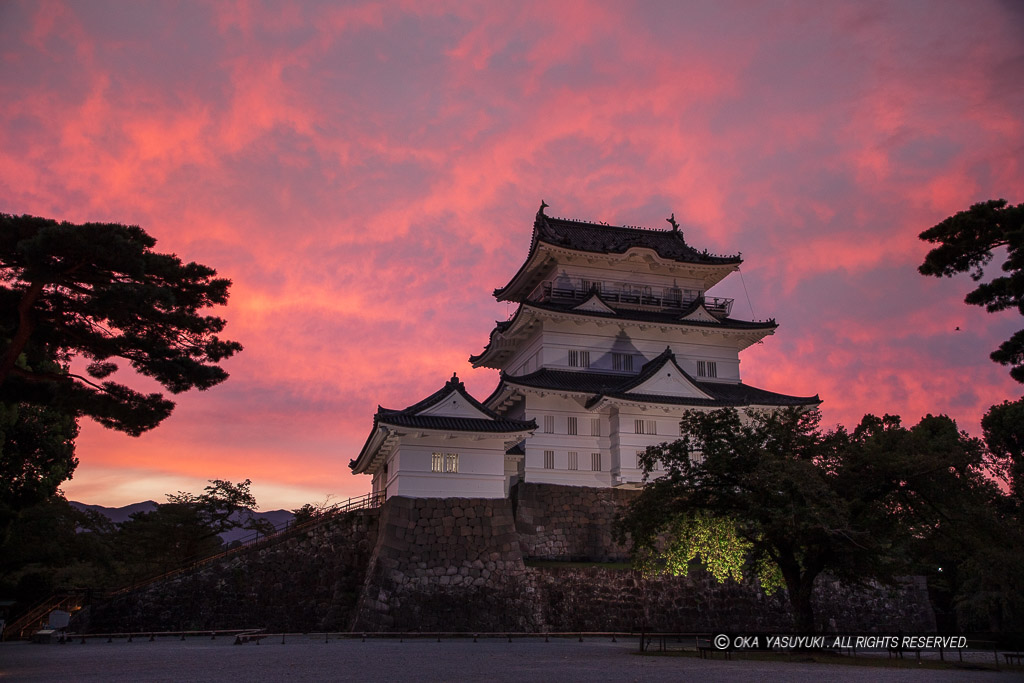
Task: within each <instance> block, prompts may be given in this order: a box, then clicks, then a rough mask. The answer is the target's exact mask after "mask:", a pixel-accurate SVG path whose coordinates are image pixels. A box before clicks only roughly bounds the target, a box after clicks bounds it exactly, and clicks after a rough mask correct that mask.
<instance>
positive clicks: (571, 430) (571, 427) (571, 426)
mask: <svg viewBox="0 0 1024 683" xmlns="http://www.w3.org/2000/svg"><path fill="white" fill-rule="evenodd" d="M576 431H577V428H576V418H575V417H570V418H569V423H568V425H567V426H566V432H565V433H566V434H572V435H575V434H576Z"/></svg>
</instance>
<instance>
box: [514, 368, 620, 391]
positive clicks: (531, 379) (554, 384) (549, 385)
mask: <svg viewBox="0 0 1024 683" xmlns="http://www.w3.org/2000/svg"><path fill="white" fill-rule="evenodd" d="M632 379H633V376H632V375H621V374H611V373H604V372H572V371H570V370H552V369H550V368H541V369H540V370H537V371H535V372H531V373H530V374H528V375H520V376H518V377H513V376H511V375H506V374H504V373H502V375H501V380H502V382H505V383H506V384H518V385H521V386H524V387H534V388H536V389H555V390H557V391H574V392H577V393H581V394H600V393H605V392H608V391H614V390H615V389H616V388H617V387H619V386H621V385H622V384H623V383H624V382H626V381H628V380H632Z"/></svg>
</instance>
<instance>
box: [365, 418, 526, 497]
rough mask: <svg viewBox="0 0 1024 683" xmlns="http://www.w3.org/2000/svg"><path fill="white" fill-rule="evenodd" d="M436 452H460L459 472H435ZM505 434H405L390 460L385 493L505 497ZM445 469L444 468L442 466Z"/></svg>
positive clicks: (423, 495)
mask: <svg viewBox="0 0 1024 683" xmlns="http://www.w3.org/2000/svg"><path fill="white" fill-rule="evenodd" d="M434 453H440V454H441V456H442V462H444V456H445V455H446V454H456V455H458V471H457V472H445V471H440V472H435V471H432V463H433V457H434ZM505 461H506V456H505V437H504V436H503V435H501V436H498V437H491V438H473V437H457V438H451V437H448V436H445V435H442V434H436V435H431V434H426V435H423V436H413V435H404V436H400V437H399V438H398V445H397V447H396V448H395V450H394V452H393V453H392V454H391V455H390V456H389V458H388V460H387V472H388V475H387V481H386V484H385V486H386V488H385V490H386V494H387V497H388V498H390V497H391V496H406V497H410V498H504V497H505V496H506V494H507V489H508V487H507V482H506V466H505ZM442 469H443V467H442Z"/></svg>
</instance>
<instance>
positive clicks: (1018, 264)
mask: <svg viewBox="0 0 1024 683" xmlns="http://www.w3.org/2000/svg"><path fill="white" fill-rule="evenodd" d="M919 237H920V238H921V239H922V240H924V241H926V242H931V243H933V244H938V245H939V246H937V247H935V248H934V249H932V250H931V251H930V252H928V254H927V256H925V259H924V263H922V264H921V265H920V267H919V268H918V270H919V271H920V272H921V274H922V275H934V276H936V277H952V276H953V275H956V274H957V273H967V272H970V275H971V279H973V280H974V281H975V282H979V281H980V280H981V279H982V278H984V277H985V273H984V267H985V266H986V265H987V264H988V263H989V262H991V261H992V256H993V254H992V252H993V250H994V249H998V248H1000V247H1006V260H1005V261H1004V262H1003V264H1002V267H1001V268H1002V270H1003V272H1005V273H1006V275H1002V276H999V277H996V278H993V279H992V280H991V281H990V282H982V283H981V284H979V285H978V286H977V287H976V288H975V289H973V290H972V291H971V292H969V293H968V294H967V296H966V297H965V298H964V301H965V302H966V303H968V304H973V305H975V306H984V307H985V309H986V310H988V311H989V312H990V313H994V312H996V311H1003V310H1006V309H1008V308H1016V309H1017V311H1018V312H1020V314H1021V315H1024V204H1018V205H1017V206H1011V205H1010V204H1008V203H1007V201H1006V200H1005V199H991V200H989V201H987V202H981V203H979V204H975V205H973V206H972V207H971V208H969V209H968V210H966V211H961V212H959V213H957V214H954V215H952V216H950V217H949V218H947V219H946V220H944V221H942V222H941V223H939V224H938V225H936V226H935V227H932V228H929V229H928V230H925V231H924V232H922V233H921V234H920V235H919ZM990 358H992V360H994V361H995V362H997V363H1000V364H1002V365H1008V366H1010V376H1011V377H1013V378H1014V379H1015V380H1017V381H1018V382H1024V330H1018V331H1017V332H1016V333H1015V334H1014V335H1013V336H1012V337H1010V338H1009V339H1007V340H1006V341H1005V342H1003V343H1002V344H1001V345H1000V346H999V348H998V349H996V350H995V351H993V352H992V354H991V356H990Z"/></svg>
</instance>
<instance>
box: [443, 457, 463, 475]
mask: <svg viewBox="0 0 1024 683" xmlns="http://www.w3.org/2000/svg"><path fill="white" fill-rule="evenodd" d="M444 471H445V472H458V471H459V454H458V453H445V454H444Z"/></svg>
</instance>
